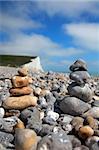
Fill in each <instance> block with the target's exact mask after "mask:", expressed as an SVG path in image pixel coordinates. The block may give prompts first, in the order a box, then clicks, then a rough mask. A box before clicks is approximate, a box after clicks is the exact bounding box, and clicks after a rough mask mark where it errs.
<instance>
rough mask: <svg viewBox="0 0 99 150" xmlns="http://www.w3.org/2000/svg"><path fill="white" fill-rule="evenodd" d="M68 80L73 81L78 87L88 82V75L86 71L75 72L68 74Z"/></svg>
mask: <svg viewBox="0 0 99 150" xmlns="http://www.w3.org/2000/svg"><path fill="white" fill-rule="evenodd" d="M70 79H72V80H74V81H75V82H76V83H77V84H78V85H83V84H85V83H87V82H88V79H90V75H89V73H88V72H87V71H75V72H72V73H70Z"/></svg>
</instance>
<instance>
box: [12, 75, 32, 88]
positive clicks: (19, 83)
mask: <svg viewBox="0 0 99 150" xmlns="http://www.w3.org/2000/svg"><path fill="white" fill-rule="evenodd" d="M12 85H13V87H15V88H18V87H19V88H20V87H24V86H28V85H29V80H28V77H27V76H26V77H20V76H14V77H12Z"/></svg>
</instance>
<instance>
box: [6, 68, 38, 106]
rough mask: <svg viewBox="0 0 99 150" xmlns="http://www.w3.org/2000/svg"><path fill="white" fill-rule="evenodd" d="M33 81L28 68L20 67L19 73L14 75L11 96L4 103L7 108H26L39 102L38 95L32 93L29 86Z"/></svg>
mask: <svg viewBox="0 0 99 150" xmlns="http://www.w3.org/2000/svg"><path fill="white" fill-rule="evenodd" d="M31 81H32V79H31V78H30V77H28V72H27V70H26V69H23V68H20V69H19V70H18V75H16V76H14V77H12V88H11V89H10V91H9V92H10V95H11V96H10V97H9V98H8V99H7V100H5V101H4V103H3V106H4V108H5V109H24V108H27V107H29V106H35V105H36V104H37V97H35V96H33V95H30V94H31V93H33V90H32V88H31V87H30V86H29V83H31Z"/></svg>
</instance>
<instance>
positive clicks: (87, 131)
mask: <svg viewBox="0 0 99 150" xmlns="http://www.w3.org/2000/svg"><path fill="white" fill-rule="evenodd" d="M78 134H79V136H80V137H82V138H83V139H85V138H88V137H91V136H92V135H93V134H94V130H93V129H92V128H91V127H90V126H87V125H86V126H83V127H81V128H80V129H79V133H78Z"/></svg>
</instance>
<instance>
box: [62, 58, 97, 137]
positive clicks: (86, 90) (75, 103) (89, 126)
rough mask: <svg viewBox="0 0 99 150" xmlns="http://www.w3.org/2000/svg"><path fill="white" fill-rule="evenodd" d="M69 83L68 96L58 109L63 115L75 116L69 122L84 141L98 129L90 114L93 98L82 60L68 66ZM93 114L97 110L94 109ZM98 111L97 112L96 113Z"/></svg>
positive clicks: (85, 66)
mask: <svg viewBox="0 0 99 150" xmlns="http://www.w3.org/2000/svg"><path fill="white" fill-rule="evenodd" d="M70 71H71V73H70V75H69V77H70V79H71V83H70V84H69V86H68V88H67V89H68V94H69V96H66V97H65V98H64V99H63V100H62V102H61V103H60V109H61V110H62V111H63V112H64V113H65V114H69V115H72V116H75V117H74V118H73V120H72V122H71V124H72V126H73V127H74V129H75V132H76V134H78V135H79V136H80V137H81V138H82V139H86V138H88V137H91V136H93V135H94V132H95V130H97V128H98V123H97V120H95V117H97V115H96V116H93V115H92V114H91V113H90V112H91V109H93V108H91V107H92V106H91V101H92V97H93V89H92V87H90V85H89V80H90V78H91V77H90V75H89V73H88V72H87V65H86V63H85V62H84V61H83V60H77V61H75V62H74V63H73V64H72V65H71V66H70ZM94 110H95V112H98V114H99V110H98V109H95V108H94ZM97 110H98V111H97Z"/></svg>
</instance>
